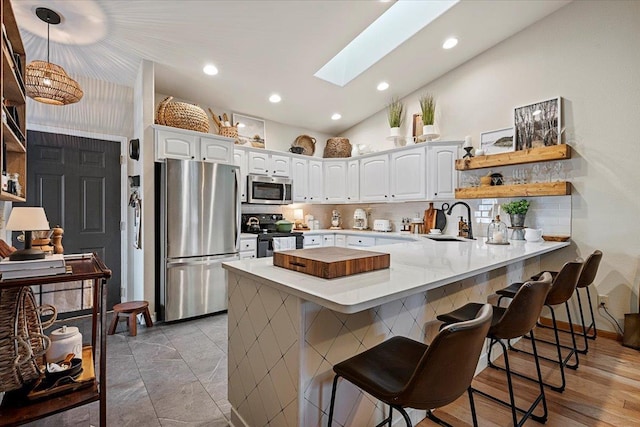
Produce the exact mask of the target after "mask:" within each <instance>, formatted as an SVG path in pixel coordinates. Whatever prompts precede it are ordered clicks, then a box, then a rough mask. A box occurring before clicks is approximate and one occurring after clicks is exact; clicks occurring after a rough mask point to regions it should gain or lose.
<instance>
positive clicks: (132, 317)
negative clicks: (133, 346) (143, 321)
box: [129, 312, 138, 337]
mask: <svg viewBox="0 0 640 427" xmlns="http://www.w3.org/2000/svg"><path fill="white" fill-rule="evenodd" d="M136 320H137V319H136V313H135V312H134V313H131V314H129V334H130V335H131V336H132V337H135V336H136V335H137V333H138V322H137V321H136Z"/></svg>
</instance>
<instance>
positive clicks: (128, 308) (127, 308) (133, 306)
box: [107, 301, 153, 337]
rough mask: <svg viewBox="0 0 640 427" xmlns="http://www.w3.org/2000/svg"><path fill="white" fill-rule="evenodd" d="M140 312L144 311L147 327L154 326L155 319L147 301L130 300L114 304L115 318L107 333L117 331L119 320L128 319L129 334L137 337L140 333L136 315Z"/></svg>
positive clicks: (111, 333)
mask: <svg viewBox="0 0 640 427" xmlns="http://www.w3.org/2000/svg"><path fill="white" fill-rule="evenodd" d="M140 313H142V315H143V317H144V323H145V325H146V326H147V328H150V327H152V326H153V321H152V320H151V315H150V314H149V303H148V302H147V301H128V302H123V303H120V304H116V305H114V306H113V319H112V320H111V325H110V326H109V332H108V333H107V334H108V335H113V334H115V333H116V327H117V326H118V321H120V320H128V321H129V335H131V336H132V337H135V336H136V335H137V333H138V329H137V323H136V316H137V315H138V314H140Z"/></svg>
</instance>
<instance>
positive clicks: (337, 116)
mask: <svg viewBox="0 0 640 427" xmlns="http://www.w3.org/2000/svg"><path fill="white" fill-rule="evenodd" d="M341 118H342V114H340V113H335V114H334V115H333V116H331V120H340V119H341Z"/></svg>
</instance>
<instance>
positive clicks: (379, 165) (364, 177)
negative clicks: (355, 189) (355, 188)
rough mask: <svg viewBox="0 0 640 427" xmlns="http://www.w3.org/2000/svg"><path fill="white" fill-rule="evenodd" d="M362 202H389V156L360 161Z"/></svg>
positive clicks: (367, 158)
mask: <svg viewBox="0 0 640 427" xmlns="http://www.w3.org/2000/svg"><path fill="white" fill-rule="evenodd" d="M360 201H361V202H388V201H389V156H388V155H386V154H384V155H378V156H372V157H366V158H364V159H362V160H360Z"/></svg>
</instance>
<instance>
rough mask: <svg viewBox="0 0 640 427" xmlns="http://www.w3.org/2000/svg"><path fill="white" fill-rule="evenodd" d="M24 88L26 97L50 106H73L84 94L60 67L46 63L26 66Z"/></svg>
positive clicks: (34, 62) (40, 62) (36, 62)
mask: <svg viewBox="0 0 640 427" xmlns="http://www.w3.org/2000/svg"><path fill="white" fill-rule="evenodd" d="M25 86H26V90H27V96H28V97H30V98H33V99H35V100H36V101H38V102H43V103H45V104H51V105H68V104H73V103H76V102H78V101H80V100H81V99H82V95H83V94H84V93H83V92H82V89H80V85H78V82H76V81H75V80H73V79H72V78H71V77H69V76H68V75H67V73H66V72H65V71H64V69H63V68H62V67H61V66H59V65H56V64H52V63H50V62H46V61H33V62H31V63H30V64H29V65H27V69H26V72H25Z"/></svg>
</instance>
